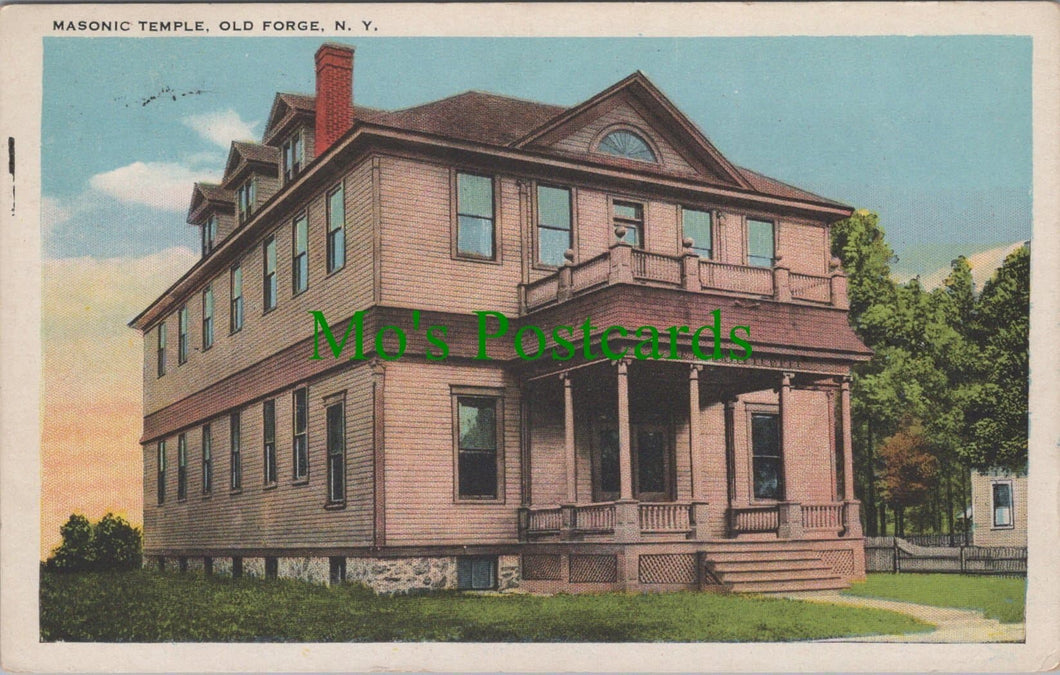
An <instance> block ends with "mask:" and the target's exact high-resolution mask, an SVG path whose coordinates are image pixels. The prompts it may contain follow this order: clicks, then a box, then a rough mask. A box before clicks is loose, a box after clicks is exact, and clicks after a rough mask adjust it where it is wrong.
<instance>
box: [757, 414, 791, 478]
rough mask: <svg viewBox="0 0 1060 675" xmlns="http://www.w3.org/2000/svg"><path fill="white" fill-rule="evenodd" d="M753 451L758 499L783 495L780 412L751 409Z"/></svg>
mask: <svg viewBox="0 0 1060 675" xmlns="http://www.w3.org/2000/svg"><path fill="white" fill-rule="evenodd" d="M751 451H752V472H753V473H754V496H755V499H783V498H784V473H783V461H784V458H783V455H782V453H781V447H780V420H779V415H777V414H775V413H751Z"/></svg>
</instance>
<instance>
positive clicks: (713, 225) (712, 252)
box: [678, 205, 718, 260]
mask: <svg viewBox="0 0 1060 675" xmlns="http://www.w3.org/2000/svg"><path fill="white" fill-rule="evenodd" d="M680 211H681V213H680V219H679V220H680V222H679V225H680V232H681V237H680V240H679V241H678V250H679V251H682V252H683V251H684V249H685V247H684V240H685V239H686V238H687V237H688V236H689V235H688V232H687V231H686V230H685V214H686V213H688V212H689V211H693V212H695V213H705V214H707V216H708V217H709V218H710V247H709V248H704V247H703V246H700V242H697V241H695V237H692V241H693V243H694V245H693V246H692V249H691V250H693V251H695V252H696V253H698V254H699V258H700V259H701V260H716V259H717V255H716V254H717V249H716V247H715V246H714V243H715V242H716V241H717V240H718V233H717V221H718V217H717V215H718V214H717V212H716V211H715V210H714V209H708V208H699V207H695V206H684V205H682V206H681V208H680ZM703 250H706V251H707V255H706V256H704V255H703V253H702V251H703Z"/></svg>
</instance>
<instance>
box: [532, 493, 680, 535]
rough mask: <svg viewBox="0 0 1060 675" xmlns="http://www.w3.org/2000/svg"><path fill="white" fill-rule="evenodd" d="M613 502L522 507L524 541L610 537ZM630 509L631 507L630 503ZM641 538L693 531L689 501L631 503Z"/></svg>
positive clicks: (615, 518)
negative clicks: (598, 535) (594, 535)
mask: <svg viewBox="0 0 1060 675" xmlns="http://www.w3.org/2000/svg"><path fill="white" fill-rule="evenodd" d="M617 506H618V505H617V504H616V502H594V503H591V504H573V505H570V504H567V505H563V506H545V507H537V506H532V507H523V508H522V509H521V510H520V511H521V513H520V519H519V520H520V527H521V529H522V531H523V532H522V534H523V535H524V536H525V537H528V538H535V537H541V536H547V535H557V534H558V535H561V536H560V538H568V537H570V536H581V535H586V534H590V535H592V534H614V533H615V525H616V522H617V515H616V512H617ZM631 506H633V504H631ZM635 506H636V508H637V510H636V515H637V523H638V526H639V533H640V534H641V535H668V534H682V535H687V534H688V533H690V532H692V531H693V525H694V524H695V523H694V516H693V513H694V505H693V504H692V503H691V502H651V503H649V502H642V503H637V504H635Z"/></svg>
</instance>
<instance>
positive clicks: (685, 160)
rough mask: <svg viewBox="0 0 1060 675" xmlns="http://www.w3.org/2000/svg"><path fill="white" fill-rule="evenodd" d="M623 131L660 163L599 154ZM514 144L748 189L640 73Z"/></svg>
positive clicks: (728, 163) (720, 156)
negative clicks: (610, 137) (602, 144)
mask: <svg viewBox="0 0 1060 675" xmlns="http://www.w3.org/2000/svg"><path fill="white" fill-rule="evenodd" d="M619 130H625V131H629V132H632V133H634V134H636V135H637V136H639V137H641V138H642V139H643V140H644V141H645V142H646V144H647V145H648V146H649V147H650V149H651V151H652V154H653V155H654V156H655V160H656V161H655V162H648V161H639V160H630V159H622V158H619V157H615V156H614V155H611V154H607V153H604V152H601V151H600V142H601V141H602V140H603V139H604V138H606V137H607V136H608V135H609V134H610V133H611V132H612V131H619ZM513 146H514V147H519V148H537V149H542V150H545V149H547V150H549V151H552V152H557V153H562V154H565V155H581V156H584V157H587V158H592V159H594V160H598V161H602V162H607V163H618V164H622V165H626V166H629V167H631V168H635V169H643V170H652V169H653V168H654V169H656V170H660V171H665V172H672V173H684V174H696V175H697V176H698V177H699V178H700V179H701V180H706V181H709V182H712V183H719V184H723V185H732V186H737V187H742V188H749V187H750V184H749V183H748V182H747V179H746V177H745V176H744V175H743V174H742V173H740V171H739V170H738V169H737V168H736V167H735V166H734V165H733V164H732V163H731V162H729V160H727V159H726V158H725V157H724V156H723V155H722V154H721V152H719V151H718V149H717V148H715V147H714V145H713V144H712V143H711V142H710V140H709V139H707V137H706V136H705V135H704V134H703V132H701V131H700V130H699V128H698V127H697V126H696V125H695V124H694V123H693V122H692V121H691V120H689V119H688V118H687V117H686V116H685V114H684V113H682V112H681V111H680V110H678V108H677V107H676V106H675V105H674V104H673V103H672V102H671V101H670V100H669V99H668V98H666V96H665V95H664V94H663V93H662V92H661V91H659V89H658V88H657V87H656V86H655V85H654V84H652V82H651V81H650V80H649V79H648V78H647V76H645V75H644V74H643V73H641V72H639V71H638V72H636V73H634V74H632V75H630V76H629V77H627V78H626V79H624V80H622V81H621V82H618V83H616V84H614V85H612V86H611V87H609V88H607V89H605V90H604V91H602V92H600V93H599V94H597V95H596V96H593V97H592V98H590V99H588V100H587V101H585V102H583V103H581V104H579V105H577V106H574V107H573V108H570V109H568V110H567V111H566V112H564V113H562V114H560V115H557V116H556V117H554V118H553V119H551V120H549V121H548V122H546V123H545V124H543V125H542V126H540V127H538V128H537V129H535V130H533V131H532V132H530V133H529V134H527V135H526V136H524V137H523V138H521V139H520V140H518V141H516V142H515V143H513ZM653 164H654V167H653V166H652V165H653Z"/></svg>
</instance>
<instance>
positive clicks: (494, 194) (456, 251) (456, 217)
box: [449, 168, 503, 265]
mask: <svg viewBox="0 0 1060 675" xmlns="http://www.w3.org/2000/svg"><path fill="white" fill-rule="evenodd" d="M462 175H467V176H474V177H476V178H485V179H487V180H489V182H490V191H491V194H490V197H491V199H490V204H491V206H492V211H493V213H492V216H491V218H490V221H491V223H492V225H493V230H492V234H491V243H492V249H493V252H492V255H491V256H488V257H487V256H483V255H478V254H476V253H464V252H462V251H461V250H460V216H461V215H466V216H468V217H471V218H481V216H478V215H474V214H470V213H467V214H461V213H460V176H462ZM449 182H450V188H449V203H450V207H449V211H450V213H449V218H450V227H449V230H450V237H449V238H450V251H449V254H450V257H452V259H453V260H461V261H470V262H479V263H485V264H488V265H500V264H502V263H503V259H502V255H501V246H500V241H499V237H498V234H499V233H500V232H501V227H500V181H499V180H498V178H497V176H494V175H488V174H484V173H482V172H480V171H476V170H473V169H464V168H454V169H451V170H450V172H449Z"/></svg>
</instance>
